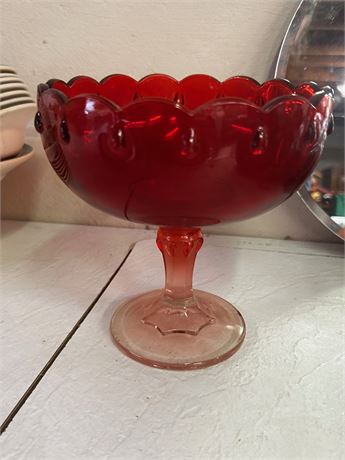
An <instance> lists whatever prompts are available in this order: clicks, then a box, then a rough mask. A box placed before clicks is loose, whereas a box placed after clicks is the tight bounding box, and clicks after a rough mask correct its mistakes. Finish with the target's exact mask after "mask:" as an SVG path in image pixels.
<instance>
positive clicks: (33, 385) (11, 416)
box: [0, 243, 136, 436]
mask: <svg viewBox="0 0 345 460" xmlns="http://www.w3.org/2000/svg"><path fill="white" fill-rule="evenodd" d="M135 244H136V243H133V244H131V245H130V247H129V250H128V252H127V254H126V255H125V257H124V258H123V260H122V262H121V263H120V265H119V266H118V267H117V269H116V270H115V272H114V273H113V274H112V275H111V277H110V278H109V280H108V281H107V282H106V284H105V285H104V286H103V288H102V289H101V290H100V292H99V293H98V294H97V296H96V297H95V298H94V300H93V301H92V302H91V304H90V305H89V307H88V308H87V309H86V310H85V312H84V313H83V314H82V316H81V317H80V318H79V320H78V321H77V322H76V324H75V325H74V326H73V328H72V329H71V331H70V332H69V333H68V334H67V335H66V337H65V339H64V340H63V341H62V342H61V344H60V345H59V346H58V348H57V349H56V351H55V352H54V353H53V355H52V356H51V358H50V359H49V360H48V362H47V363H46V364H45V366H44V367H43V368H42V370H41V371H40V372H39V373H38V375H37V377H36V378H35V379H34V381H33V382H32V383H31V385H30V386H29V387H28V389H27V390H26V391H25V393H24V394H23V396H22V397H21V398H20V399H19V401H18V402H17V404H16V405H15V406H14V408H13V409H12V410H11V412H10V413H9V414H8V416H7V417H6V419H5V420H4V422H3V423H2V425H1V426H0V436H1V435H2V434H3V433H4V432H5V431H6V429H7V428H8V426H9V424H10V423H11V422H12V420H13V419H14V417H15V416H16V415H17V413H18V412H19V411H20V409H21V408H22V407H23V405H24V404H25V402H26V400H27V399H28V398H29V397H30V395H31V394H32V392H33V391H34V390H35V388H36V387H37V385H38V384H39V383H40V381H41V380H42V379H43V377H44V376H45V374H46V373H47V372H48V370H49V369H50V367H51V366H52V365H53V364H54V362H55V360H56V359H57V358H58V356H59V355H60V353H61V352H62V351H63V349H64V348H65V347H66V345H67V344H68V342H69V341H70V340H71V339H72V337H73V336H74V334H75V333H76V332H77V330H78V329H79V327H80V326H81V325H82V324H83V322H84V321H85V319H86V318H87V316H88V315H89V314H90V313H91V311H92V310H93V308H94V307H95V306H96V304H97V302H98V301H99V299H100V298H101V297H102V295H103V294H104V292H105V291H106V289H107V288H108V286H109V285H110V283H111V282H112V281H113V279H114V278H115V276H116V275H117V274H118V273H119V271H120V270H121V268H122V267H123V265H124V264H125V262H126V260H127V259H128V257H129V256H130V254H131V252H132V251H133V248H134V246H135Z"/></svg>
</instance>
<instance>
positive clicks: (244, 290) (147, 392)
mask: <svg viewBox="0 0 345 460" xmlns="http://www.w3.org/2000/svg"><path fill="white" fill-rule="evenodd" d="M147 238H154V233H153V232H149V231H141V230H126V229H114V228H103V227H87V226H71V225H56V224H42V223H25V222H3V224H2V276H1V278H2V292H1V326H2V335H1V337H2V338H1V375H0V377H1V400H2V404H1V407H2V420H1V421H2V422H4V425H3V427H4V428H6V429H5V431H4V432H3V434H2V436H1V438H0V449H1V450H0V452H1V457H2V458H3V459H13V460H14V459H16V460H17V459H29V460H31V459H32V460H36V459H42V460H45V459H47V460H60V459H68V460H69V459H94V460H99V459H130V460H132V459H164V460H165V459H168V460H170V459H171V460H173V459H174V460H179V459H207V460H208V459H210V460H217V459H239V460H247V459H255V460H256V459H263V460H266V459H275V460H280V459H283V460H285V459H296V460H304V459H306V460H309V459H310V460H312V459H313V460H317V459H320V460H326V459H327V460H328V459H334V460H338V459H343V458H345V457H344V454H343V452H344V451H345V446H344V436H343V428H344V421H343V416H342V409H343V403H344V400H345V399H344V398H345V394H344V386H343V383H344V382H343V372H344V362H343V358H344V336H343V332H344V302H343V300H344V299H343V282H344V279H343V258H342V255H343V249H342V246H341V245H329V244H328V245H325V244H315V243H297V242H290V241H274V240H263V239H246V238H235V237H222V236H211V237H208V238H206V240H205V245H204V248H203V249H202V250H201V251H200V253H199V256H198V259H197V266H196V273H195V287H198V288H201V289H204V290H208V291H210V292H214V293H217V294H218V295H220V296H222V297H224V298H226V299H228V300H230V301H231V302H232V303H234V304H235V305H236V306H237V307H238V309H239V310H240V311H241V312H242V314H243V316H244V318H245V320H246V323H247V328H248V334H247V337H246V340H245V343H244V345H243V347H242V348H241V350H240V351H239V352H238V353H237V354H235V355H234V356H233V357H232V358H230V359H229V360H227V361H225V362H224V363H221V364H218V365H217V366H213V367H210V368H208V369H204V370H199V371H189V372H174V371H162V370H158V369H152V368H149V367H145V366H144V365H141V364H139V363H136V362H134V361H132V360H130V359H128V358H126V357H125V356H123V355H122V354H121V353H120V352H119V351H118V350H117V348H116V347H115V346H114V345H113V343H112V340H111V338H110V334H109V321H110V317H111V315H112V313H113V310H114V308H116V306H117V305H118V304H119V303H121V301H122V300H123V299H125V298H127V297H128V296H131V295H134V294H137V293H139V292H143V291H145V290H149V289H153V288H156V287H160V286H161V285H162V283H163V267H162V261H161V256H160V254H159V252H158V250H157V249H156V248H155V244H154V241H153V240H152V239H150V240H147ZM140 240H144V241H140ZM145 240H146V241H145ZM133 244H135V246H134V249H133V251H132V252H131V253H130V255H129V256H128V258H127V259H125V257H126V255H127V254H128V251H129V249H130V247H131V246H132V245H133ZM124 259H125V261H124ZM121 264H122V265H121ZM119 267H120V268H119Z"/></svg>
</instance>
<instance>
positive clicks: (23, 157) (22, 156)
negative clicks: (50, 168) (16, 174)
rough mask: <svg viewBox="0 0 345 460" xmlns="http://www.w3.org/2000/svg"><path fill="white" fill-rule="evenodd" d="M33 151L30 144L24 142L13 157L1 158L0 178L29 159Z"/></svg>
mask: <svg viewBox="0 0 345 460" xmlns="http://www.w3.org/2000/svg"><path fill="white" fill-rule="evenodd" d="M33 153H34V152H33V148H32V147H31V146H30V145H27V144H24V145H23V147H22V148H21V150H20V151H19V152H18V153H17V154H16V155H15V156H14V157H13V158H9V159H7V160H1V161H0V180H2V179H3V178H4V177H5V176H6V174H8V173H9V172H10V171H12V169H14V168H16V167H17V166H19V165H21V164H22V163H24V162H25V161H27V160H29V159H30V158H31V157H32V156H33Z"/></svg>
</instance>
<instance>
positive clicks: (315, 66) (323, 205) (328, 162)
mask: <svg viewBox="0 0 345 460" xmlns="http://www.w3.org/2000/svg"><path fill="white" fill-rule="evenodd" d="M344 45H345V43H344V1H343V0H303V1H302V2H301V3H300V5H299V7H298V9H297V11H296V13H295V15H294V17H293V19H292V21H291V23H290V25H289V28H288V30H287V32H286V35H285V37H284V40H283V43H282V45H281V48H280V51H279V54H278V59H277V62H276V64H275V71H274V77H275V78H287V79H288V80H290V81H291V82H292V83H294V84H298V83H300V82H303V81H316V82H317V83H318V84H321V85H322V86H323V85H329V86H331V87H332V88H333V89H334V92H335V108H334V122H335V123H334V126H335V129H334V133H333V134H332V135H331V136H329V137H328V139H327V141H326V145H325V148H324V152H323V154H322V157H321V159H320V162H319V163H318V165H317V167H316V169H315V171H314V173H313V175H312V176H311V177H310V178H309V179H308V180H307V181H306V183H305V184H304V186H303V187H302V188H301V190H300V191H299V195H300V197H301V198H302V200H303V201H304V202H305V204H306V205H307V206H308V208H309V209H310V210H311V211H312V212H313V213H314V214H315V215H316V216H317V218H318V219H319V220H320V221H321V222H322V223H323V224H324V225H326V226H327V227H328V228H329V229H330V230H331V231H333V232H334V233H335V234H337V235H338V236H339V237H341V238H343V239H344V238H345V195H344V186H345V183H344V96H345V51H344Z"/></svg>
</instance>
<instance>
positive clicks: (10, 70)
mask: <svg viewBox="0 0 345 460" xmlns="http://www.w3.org/2000/svg"><path fill="white" fill-rule="evenodd" d="M4 72H8V73H17V72H16V71H15V69H14V68H13V67H10V66H8V65H3V64H1V65H0V73H4Z"/></svg>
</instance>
